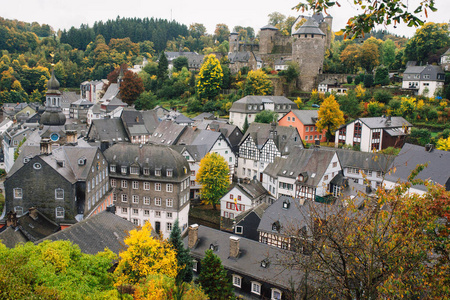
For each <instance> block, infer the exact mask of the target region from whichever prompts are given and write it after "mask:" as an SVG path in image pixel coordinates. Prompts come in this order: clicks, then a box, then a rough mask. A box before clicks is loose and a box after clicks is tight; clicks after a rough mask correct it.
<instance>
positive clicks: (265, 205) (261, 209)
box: [236, 202, 270, 224]
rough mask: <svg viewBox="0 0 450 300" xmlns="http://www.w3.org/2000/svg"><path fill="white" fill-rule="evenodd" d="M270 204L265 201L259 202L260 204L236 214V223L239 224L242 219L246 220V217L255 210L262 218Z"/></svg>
mask: <svg viewBox="0 0 450 300" xmlns="http://www.w3.org/2000/svg"><path fill="white" fill-rule="evenodd" d="M269 206H270V205H269V204H268V203H266V202H263V203H261V204H259V205H258V206H255V207H252V208H250V209H248V210H246V211H244V212H243V213H240V214H239V215H237V216H236V224H238V223H239V222H240V221H242V220H244V219H245V217H247V216H248V215H249V214H250V213H252V212H254V213H255V214H256V215H257V216H258V217H259V218H260V219H261V218H262V216H263V214H264V212H265V211H266V209H267V208H268V207H269Z"/></svg>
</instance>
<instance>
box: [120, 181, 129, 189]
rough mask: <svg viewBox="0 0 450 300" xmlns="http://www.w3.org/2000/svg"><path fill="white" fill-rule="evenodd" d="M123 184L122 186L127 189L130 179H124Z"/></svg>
mask: <svg viewBox="0 0 450 300" xmlns="http://www.w3.org/2000/svg"><path fill="white" fill-rule="evenodd" d="M121 186H122V188H123V189H126V188H127V187H128V181H126V180H122V185H121Z"/></svg>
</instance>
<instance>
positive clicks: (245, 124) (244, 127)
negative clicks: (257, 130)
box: [242, 116, 249, 134]
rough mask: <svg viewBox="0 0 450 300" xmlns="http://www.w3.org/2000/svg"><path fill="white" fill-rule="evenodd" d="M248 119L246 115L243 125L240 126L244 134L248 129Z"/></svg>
mask: <svg viewBox="0 0 450 300" xmlns="http://www.w3.org/2000/svg"><path fill="white" fill-rule="evenodd" d="M248 126H249V125H248V119H247V116H245V121H244V126H242V133H243V134H245V133H246V132H247V129H248Z"/></svg>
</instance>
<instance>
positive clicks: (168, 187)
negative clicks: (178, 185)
mask: <svg viewBox="0 0 450 300" xmlns="http://www.w3.org/2000/svg"><path fill="white" fill-rule="evenodd" d="M166 192H169V193H171V192H173V184H171V183H168V184H166Z"/></svg>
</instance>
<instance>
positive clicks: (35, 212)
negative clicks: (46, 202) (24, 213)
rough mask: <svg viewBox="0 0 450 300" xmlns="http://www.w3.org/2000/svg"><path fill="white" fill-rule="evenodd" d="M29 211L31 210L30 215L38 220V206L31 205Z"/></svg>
mask: <svg viewBox="0 0 450 300" xmlns="http://www.w3.org/2000/svg"><path fill="white" fill-rule="evenodd" d="M28 211H29V216H30V217H31V218H32V219H33V220H36V219H37V216H38V214H37V209H36V207H30V208H29V209H28Z"/></svg>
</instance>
